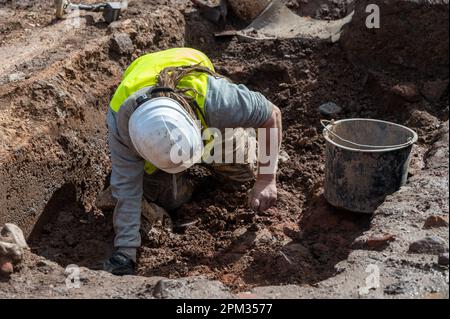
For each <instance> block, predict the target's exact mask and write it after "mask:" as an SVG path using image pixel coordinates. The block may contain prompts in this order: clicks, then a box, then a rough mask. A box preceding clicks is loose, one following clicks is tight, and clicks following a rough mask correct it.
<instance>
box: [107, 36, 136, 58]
mask: <svg viewBox="0 0 450 319" xmlns="http://www.w3.org/2000/svg"><path fill="white" fill-rule="evenodd" d="M111 50H112V51H113V52H115V53H117V54H120V55H127V54H130V53H132V52H133V50H134V45H133V41H131V39H130V36H129V35H128V34H126V33H116V34H114V35H113V37H112V38H111Z"/></svg>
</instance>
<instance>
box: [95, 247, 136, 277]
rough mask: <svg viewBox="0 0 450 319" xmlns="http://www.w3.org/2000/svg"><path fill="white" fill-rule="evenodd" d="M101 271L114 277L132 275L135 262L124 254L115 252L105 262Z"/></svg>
mask: <svg viewBox="0 0 450 319" xmlns="http://www.w3.org/2000/svg"><path fill="white" fill-rule="evenodd" d="M103 269H104V270H105V271H107V272H109V273H111V274H113V275H116V276H125V275H132V274H134V269H135V262H134V261H133V260H132V259H131V258H130V257H128V256H126V255H125V254H124V253H122V252H120V251H116V252H114V253H113V255H112V256H111V258H109V259H108V260H106V261H105V263H104V265H103Z"/></svg>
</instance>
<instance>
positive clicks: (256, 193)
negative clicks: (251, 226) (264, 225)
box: [249, 179, 277, 211]
mask: <svg viewBox="0 0 450 319" xmlns="http://www.w3.org/2000/svg"><path fill="white" fill-rule="evenodd" d="M276 202H277V184H276V181H275V179H271V180H257V181H256V182H255V185H254V186H253V189H252V190H251V192H250V195H249V205H250V207H251V208H252V209H254V210H257V211H266V210H268V209H269V208H271V207H272V206H274V205H275V204H276Z"/></svg>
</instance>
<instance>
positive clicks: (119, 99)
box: [110, 48, 214, 174]
mask: <svg viewBox="0 0 450 319" xmlns="http://www.w3.org/2000/svg"><path fill="white" fill-rule="evenodd" d="M197 64H198V65H201V66H204V67H207V68H208V69H210V70H211V71H214V66H213V64H212V62H211V61H210V60H209V58H208V57H207V56H206V55H205V54H204V53H202V52H200V51H198V50H194V49H190V48H174V49H169V50H165V51H160V52H155V53H150V54H146V55H143V56H141V57H139V58H138V59H136V60H135V61H133V63H131V65H130V66H129V67H128V69H127V70H126V71H125V73H124V75H123V77H122V82H121V83H120V85H119V87H118V88H117V90H116V92H115V93H114V96H113V98H112V100H111V102H110V107H111V109H112V110H113V111H114V112H119V110H120V107H121V106H122V104H123V103H124V102H125V100H126V99H127V98H128V97H129V96H131V95H132V94H133V93H135V92H137V91H139V90H140V89H142V88H144V87H147V86H155V85H156V81H157V77H158V75H159V73H160V72H161V71H162V70H163V69H165V68H167V67H177V66H188V65H197ZM177 87H178V88H179V89H194V90H195V91H196V92H197V93H198V94H195V93H194V92H193V91H188V92H186V94H187V95H189V96H191V97H193V98H195V101H196V102H197V105H198V106H199V107H200V110H201V111H202V112H203V114H205V111H204V109H205V99H206V93H207V90H208V75H207V74H205V73H201V72H193V73H191V74H189V75H188V76H185V77H184V78H183V79H181V81H180V82H179V84H178V86H177ZM197 114H198V118H199V119H200V120H201V121H202V124H203V126H204V127H206V123H205V122H204V118H203V116H202V114H200V113H199V111H198V110H197ZM144 169H145V172H146V173H148V174H152V173H154V172H155V171H156V170H157V168H156V167H155V166H154V165H153V164H151V163H149V162H146V163H145V167H144Z"/></svg>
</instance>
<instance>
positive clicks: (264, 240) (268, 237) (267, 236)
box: [255, 228, 274, 245]
mask: <svg viewBox="0 0 450 319" xmlns="http://www.w3.org/2000/svg"><path fill="white" fill-rule="evenodd" d="M273 240H274V238H273V235H272V233H271V232H270V231H269V230H268V229H267V228H263V229H261V230H259V231H258V232H257V233H256V237H255V244H256V245H258V244H270V243H271V242H273Z"/></svg>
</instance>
